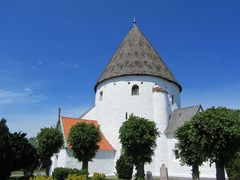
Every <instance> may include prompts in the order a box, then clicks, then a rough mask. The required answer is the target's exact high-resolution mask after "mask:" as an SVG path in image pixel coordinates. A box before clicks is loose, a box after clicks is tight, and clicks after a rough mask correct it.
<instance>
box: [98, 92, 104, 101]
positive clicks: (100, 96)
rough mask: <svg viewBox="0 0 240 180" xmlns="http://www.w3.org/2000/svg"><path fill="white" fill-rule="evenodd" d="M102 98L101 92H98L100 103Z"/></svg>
mask: <svg viewBox="0 0 240 180" xmlns="http://www.w3.org/2000/svg"><path fill="white" fill-rule="evenodd" d="M102 98H103V92H102V91H100V93H99V100H100V101H102Z"/></svg>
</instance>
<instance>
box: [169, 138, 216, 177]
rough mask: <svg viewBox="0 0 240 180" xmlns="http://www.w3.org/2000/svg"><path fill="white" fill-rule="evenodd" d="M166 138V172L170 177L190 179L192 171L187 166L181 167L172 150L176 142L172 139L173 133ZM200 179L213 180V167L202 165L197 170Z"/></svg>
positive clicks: (206, 164)
mask: <svg viewBox="0 0 240 180" xmlns="http://www.w3.org/2000/svg"><path fill="white" fill-rule="evenodd" d="M166 137H167V138H168V152H169V153H168V159H169V162H168V166H167V167H168V172H169V175H170V176H172V177H189V178H190V177H191V176H192V171H191V167H189V166H182V165H181V163H180V160H179V159H176V157H175V154H174V150H176V147H175V145H176V144H177V143H178V140H177V139H175V138H174V134H173V133H169V134H167V136H166ZM199 170H200V177H201V178H215V175H216V169H215V166H214V165H213V166H211V167H210V166H209V163H204V165H203V166H201V167H200V168H199Z"/></svg>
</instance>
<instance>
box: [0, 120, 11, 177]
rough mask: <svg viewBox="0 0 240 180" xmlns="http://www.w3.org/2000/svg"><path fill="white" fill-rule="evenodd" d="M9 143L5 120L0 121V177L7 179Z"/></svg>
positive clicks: (9, 167)
mask: <svg viewBox="0 0 240 180" xmlns="http://www.w3.org/2000/svg"><path fill="white" fill-rule="evenodd" d="M10 147H11V146H10V143H9V130H8V127H7V125H6V120H5V119H2V120H1V121H0V179H3V180H5V179H7V178H8V177H9V176H10V175H11V162H12V156H11V154H12V153H11V148H10Z"/></svg>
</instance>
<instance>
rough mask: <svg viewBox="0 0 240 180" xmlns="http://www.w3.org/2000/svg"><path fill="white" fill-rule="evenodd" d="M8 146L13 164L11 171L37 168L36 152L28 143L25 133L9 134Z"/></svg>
mask: <svg viewBox="0 0 240 180" xmlns="http://www.w3.org/2000/svg"><path fill="white" fill-rule="evenodd" d="M10 145H11V151H12V156H13V161H14V163H13V164H12V166H11V170H12V171H15V170H19V169H27V168H29V169H32V168H35V167H36V166H37V161H38V157H37V151H36V149H35V148H34V147H33V146H32V145H31V144H30V143H29V142H28V139H27V138H26V133H21V132H19V133H17V132H15V133H13V134H10Z"/></svg>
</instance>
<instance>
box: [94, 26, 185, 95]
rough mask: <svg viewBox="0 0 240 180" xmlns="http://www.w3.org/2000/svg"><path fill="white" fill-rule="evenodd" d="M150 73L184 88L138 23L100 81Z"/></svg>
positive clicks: (121, 45) (119, 48)
mask: <svg viewBox="0 0 240 180" xmlns="http://www.w3.org/2000/svg"><path fill="white" fill-rule="evenodd" d="M126 75H150V76H156V77H161V78H163V79H165V80H167V81H170V82H172V83H174V84H176V85H177V86H178V87H179V90H180V91H181V90H182V87H181V85H180V84H179V83H178V81H177V80H176V78H175V77H174V75H173V74H172V73H171V71H170V70H169V69H168V68H167V66H166V64H165V63H164V62H163V60H162V59H161V57H160V56H159V55H158V54H157V52H156V51H155V49H154V48H153V47H152V45H151V44H150V42H149V41H148V40H147V38H146V37H145V36H144V34H143V33H142V32H141V31H140V30H139V28H138V27H137V25H136V23H134V24H133V26H132V28H131V29H130V31H129V32H128V34H127V36H126V37H125V38H124V40H123V41H122V43H121V44H120V46H119V47H118V49H117V50H116V52H115V54H114V55H113V57H112V59H111V60H110V62H109V64H108V65H107V67H106V68H105V70H104V71H103V73H102V75H101V76H100V78H99V79H98V81H97V83H96V85H95V90H96V87H97V86H98V84H99V83H101V82H103V81H105V80H108V79H111V78H114V77H119V76H126Z"/></svg>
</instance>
